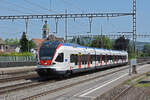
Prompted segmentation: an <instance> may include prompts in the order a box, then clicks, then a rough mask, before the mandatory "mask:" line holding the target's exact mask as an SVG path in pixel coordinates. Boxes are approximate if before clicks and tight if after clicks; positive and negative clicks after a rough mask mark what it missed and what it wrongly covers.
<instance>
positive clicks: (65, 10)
mask: <svg viewBox="0 0 150 100" xmlns="http://www.w3.org/2000/svg"><path fill="white" fill-rule="evenodd" d="M65 42H67V9H66V10H65Z"/></svg>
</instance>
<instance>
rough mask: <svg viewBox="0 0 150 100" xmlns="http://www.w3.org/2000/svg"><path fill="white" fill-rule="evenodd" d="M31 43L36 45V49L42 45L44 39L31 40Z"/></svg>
mask: <svg viewBox="0 0 150 100" xmlns="http://www.w3.org/2000/svg"><path fill="white" fill-rule="evenodd" d="M32 41H33V42H34V43H35V44H36V46H37V47H39V46H40V45H41V44H42V42H43V41H44V39H36V38H33V39H32Z"/></svg>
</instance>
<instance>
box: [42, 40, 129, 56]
mask: <svg viewBox="0 0 150 100" xmlns="http://www.w3.org/2000/svg"><path fill="white" fill-rule="evenodd" d="M42 44H56V45H58V44H62V46H71V47H75V48H86V49H95V50H104V51H112V52H118V53H119V52H120V53H127V52H126V51H119V50H111V49H104V48H92V47H86V46H81V45H79V44H74V43H63V42H56V41H45V42H43V43H42Z"/></svg>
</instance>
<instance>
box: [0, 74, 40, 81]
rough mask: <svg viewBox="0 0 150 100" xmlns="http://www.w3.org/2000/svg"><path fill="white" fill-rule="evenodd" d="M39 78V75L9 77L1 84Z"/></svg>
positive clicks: (2, 79) (3, 79)
mask: <svg viewBox="0 0 150 100" xmlns="http://www.w3.org/2000/svg"><path fill="white" fill-rule="evenodd" d="M36 77H38V75H37V73H26V74H22V75H15V76H13V75H12V76H11V77H10V76H9V77H6V78H5V77H4V78H1V79H0V83H5V82H11V81H17V80H21V79H29V78H36Z"/></svg>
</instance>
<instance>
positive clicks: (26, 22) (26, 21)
mask: <svg viewBox="0 0 150 100" xmlns="http://www.w3.org/2000/svg"><path fill="white" fill-rule="evenodd" d="M28 22H29V19H25V24H26V32H25V33H26V36H27V33H28ZM28 52H29V40H28Z"/></svg>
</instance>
